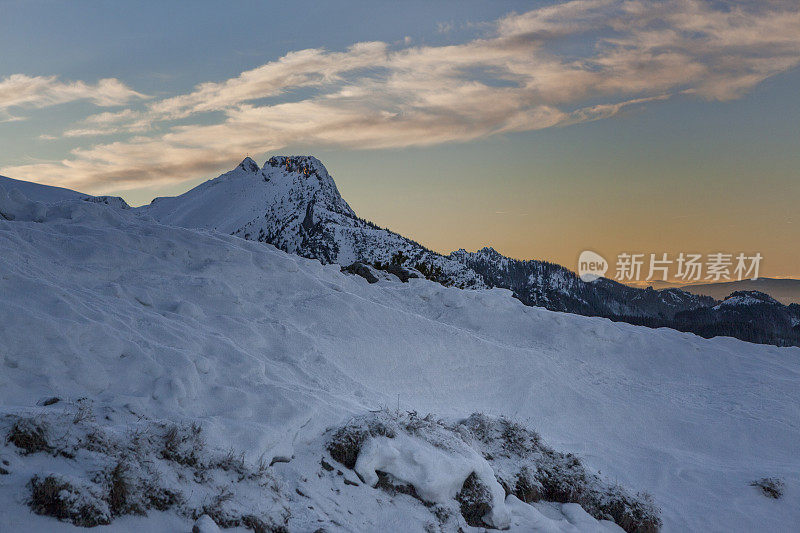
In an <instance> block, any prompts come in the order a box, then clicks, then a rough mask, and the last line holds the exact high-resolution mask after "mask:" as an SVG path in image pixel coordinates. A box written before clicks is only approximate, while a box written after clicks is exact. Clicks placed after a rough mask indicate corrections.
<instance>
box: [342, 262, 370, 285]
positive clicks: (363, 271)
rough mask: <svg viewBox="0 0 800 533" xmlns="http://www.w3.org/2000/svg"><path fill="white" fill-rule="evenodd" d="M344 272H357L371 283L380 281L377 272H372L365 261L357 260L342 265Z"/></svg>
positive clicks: (356, 273) (357, 274)
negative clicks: (350, 263) (344, 265)
mask: <svg viewBox="0 0 800 533" xmlns="http://www.w3.org/2000/svg"><path fill="white" fill-rule="evenodd" d="M342 272H347V273H348V274H355V275H356V276H361V277H362V278H364V279H365V280H367V281H368V282H370V283H377V282H378V278H377V277H375V274H373V273H372V270H370V269H369V267H368V266H367V265H365V264H364V263H359V262H355V263H353V264H352V265H348V266H346V267H342Z"/></svg>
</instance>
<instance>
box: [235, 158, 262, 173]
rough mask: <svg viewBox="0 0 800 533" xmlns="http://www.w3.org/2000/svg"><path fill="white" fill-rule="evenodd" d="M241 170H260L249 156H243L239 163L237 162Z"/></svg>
mask: <svg viewBox="0 0 800 533" xmlns="http://www.w3.org/2000/svg"><path fill="white" fill-rule="evenodd" d="M238 168H241V169H242V170H246V171H247V172H258V171H259V170H261V169H260V168H258V163H256V162H255V161H253V160H252V159H251V158H250V157H249V156H248V157H245V158H244V159H243V160H242V162H241V163H239V167H238Z"/></svg>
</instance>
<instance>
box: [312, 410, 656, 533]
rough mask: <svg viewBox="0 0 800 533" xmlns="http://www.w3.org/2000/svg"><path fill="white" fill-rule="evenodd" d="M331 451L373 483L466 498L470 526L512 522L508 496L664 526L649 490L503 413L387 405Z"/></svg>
mask: <svg viewBox="0 0 800 533" xmlns="http://www.w3.org/2000/svg"><path fill="white" fill-rule="evenodd" d="M327 450H328V452H329V453H330V455H331V457H332V458H333V459H334V460H335V461H338V462H339V463H341V464H342V465H344V466H345V467H346V468H350V469H353V470H354V471H355V472H356V473H357V474H358V475H359V477H360V478H361V479H362V480H363V481H364V482H365V483H367V484H368V485H370V486H373V487H374V486H378V485H384V486H385V485H386V484H387V483H388V482H389V481H387V480H391V483H393V484H397V483H399V484H408V485H410V486H411V487H413V491H412V494H413V495H414V496H415V497H418V498H419V499H420V500H422V501H424V502H429V503H437V504H440V505H448V504H449V503H452V502H453V500H454V499H455V500H458V501H459V502H460V507H461V509H460V512H461V514H462V515H463V517H464V518H465V520H466V521H467V523H468V524H469V525H471V526H487V525H488V526H491V527H496V528H500V529H505V528H507V527H508V526H509V525H510V523H511V519H512V514H514V513H512V512H511V511H510V510H509V508H508V507H507V504H506V499H507V498H506V495H509V496H513V497H515V498H517V499H518V500H519V501H522V502H525V503H528V504H532V503H536V502H546V501H549V502H555V503H562V504H570V503H571V504H576V505H578V504H580V505H578V506H579V507H580V506H583V508H584V509H585V510H586V511H587V512H588V513H587V516H589V515H590V516H593V517H594V518H595V519H598V520H601V521H602V520H614V521H615V522H616V523H617V524H619V525H620V526H622V528H623V529H624V530H626V531H629V532H633V531H657V530H658V529H659V527H660V526H661V519H660V518H659V512H660V511H659V510H658V509H657V508H656V507H655V506H654V505H653V503H652V500H651V498H650V496H648V495H644V494H637V495H635V496H634V495H631V494H630V493H628V492H627V491H626V490H625V489H624V488H622V487H620V486H619V485H618V484H610V483H607V482H604V481H602V480H601V479H600V477H598V476H597V475H596V474H593V473H591V472H589V471H588V470H587V469H586V468H585V467H584V466H583V465H582V464H581V461H580V459H578V458H577V457H575V456H574V455H572V454H569V453H567V454H564V453H560V452H556V451H555V450H553V449H552V448H549V447H547V446H545V445H544V444H543V443H542V442H541V440H540V437H539V435H538V434H537V433H535V432H533V431H530V430H528V429H526V428H525V427H523V426H522V425H520V424H518V423H515V422H512V421H510V420H508V419H507V418H504V417H489V416H486V415H482V414H477V413H475V414H472V415H471V416H470V417H468V418H466V419H463V420H457V421H453V422H445V421H442V420H439V419H437V418H435V417H433V416H431V415H428V416H426V417H424V418H423V417H419V416H418V415H417V414H416V413H415V412H407V413H399V412H389V411H381V412H378V413H371V414H369V415H364V416H360V417H357V418H354V419H352V420H350V421H349V422H348V424H347V425H345V426H343V427H341V428H339V429H337V430H336V431H335V432H332V433H331V435H330V437H329V441H328V444H327Z"/></svg>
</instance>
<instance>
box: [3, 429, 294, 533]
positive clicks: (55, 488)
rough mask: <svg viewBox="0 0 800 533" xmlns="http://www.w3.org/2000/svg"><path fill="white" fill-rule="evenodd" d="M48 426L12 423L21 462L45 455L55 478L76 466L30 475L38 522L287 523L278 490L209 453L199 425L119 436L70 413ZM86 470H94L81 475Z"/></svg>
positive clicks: (252, 469) (240, 460)
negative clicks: (175, 517)
mask: <svg viewBox="0 0 800 533" xmlns="http://www.w3.org/2000/svg"><path fill="white" fill-rule="evenodd" d="M45 418H46V420H45V419H44V418H43V419H42V420H41V421H40V422H37V423H36V424H34V423H33V422H32V421H31V419H29V418H23V417H16V416H11V417H10V420H11V424H10V432H9V435H8V437H7V440H8V442H9V443H12V444H13V445H14V446H16V448H17V449H18V450H19V451H18V453H19V454H20V456H22V457H25V456H28V455H30V454H32V453H36V452H38V451H46V452H48V455H49V456H48V457H46V458H43V459H37V461H38V462H39V463H41V464H42V465H46V466H45V468H49V467H52V470H51V472H53V471H63V466H60V465H59V464H58V463H59V462H61V461H64V460H65V458H78V459H79V461H77V462H75V463H74V466H72V467H71V468H70V469H69V471H70V472H72V474H71V475H70V476H64V475H61V474H55V473H48V471H47V470H45V474H44V475H41V474H37V475H33V476H31V473H29V474H27V476H26V477H25V479H26V481H27V483H28V489H29V491H30V492H29V495H30V497H29V499H28V505H29V507H30V508H31V510H32V511H33V512H35V513H37V514H41V515H46V516H52V517H54V518H57V519H59V520H63V521H67V522H71V523H72V524H74V525H76V526H82V527H92V526H96V525H103V524H109V523H111V522H112V521H113V520H114V519H115V518H117V517H119V516H123V515H132V514H134V515H146V514H147V513H148V512H149V511H150V510H152V509H155V510H158V511H173V512H176V513H178V514H179V515H181V516H185V517H187V518H190V519H196V518H197V517H199V516H200V515H203V514H207V515H209V516H211V517H212V518H213V519H214V520H215V521H216V522H217V523H218V524H219V525H220V526H222V527H246V528H249V529H252V530H254V531H281V530H282V529H281V528H284V527H285V523H286V520H287V519H288V515H287V511H286V508H285V506H284V503H285V501H286V498H285V495H284V494H283V493H282V486H281V484H280V483H279V482H278V481H277V480H276V479H274V478H273V477H272V475H271V473H270V472H268V471H266V470H265V469H263V468H259V466H258V464H250V463H248V462H247V461H245V459H244V456H243V455H242V454H241V453H237V452H235V451H233V450H230V451H228V452H227V453H224V452H217V451H216V450H211V449H208V447H207V446H206V445H205V442H204V441H203V439H202V437H201V435H202V430H201V428H200V426H198V425H191V424H189V425H182V424H178V425H174V424H164V423H159V422H152V421H147V420H144V421H139V423H138V426H137V427H136V428H134V429H132V430H128V431H124V430H123V431H121V432H120V431H115V430H114V429H112V428H109V427H104V426H100V425H98V423H97V422H96V421H95V420H94V419H93V418H81V420H80V421H78V422H73V418H74V417H73V415H72V414H70V413H64V414H62V415H58V414H55V413H53V414H50V415H47V416H46V417H45ZM48 427H49V428H53V429H52V432H54V433H55V432H56V431H58V435H59V438H58V439H51V440H48V437H47V435H48V431H47V430H46V428H48ZM56 428H57V429H56ZM42 461H44V462H42ZM39 463H37V464H39ZM47 465H49V466H47ZM81 465H91V469H90V470H89V469H88V468H87V469H86V470H85V471H82V472H81V471H79V469H80V466H81ZM98 467H99V468H98ZM41 468H42V467H41V466H37V467H36V469H37V470H40V469H41ZM76 468H77V469H78V471H76ZM29 476H30V477H29ZM234 494H237V495H238V497H237V498H234V497H233V496H234ZM241 495H245V496H241Z"/></svg>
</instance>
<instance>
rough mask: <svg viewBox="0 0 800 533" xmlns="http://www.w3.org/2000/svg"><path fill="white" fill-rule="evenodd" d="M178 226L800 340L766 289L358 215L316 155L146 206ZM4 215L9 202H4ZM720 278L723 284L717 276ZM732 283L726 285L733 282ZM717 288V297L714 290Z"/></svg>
mask: <svg viewBox="0 0 800 533" xmlns="http://www.w3.org/2000/svg"><path fill="white" fill-rule="evenodd" d="M2 188H5V189H8V190H10V189H13V188H19V189H20V190H21V191H22V192H23V193H24V194H25V195H26V196H28V197H34V198H35V197H39V198H41V197H42V196H46V197H47V201H53V200H54V199H56V200H57V199H58V198H59V196H61V197H63V198H64V199H67V198H75V195H78V196H79V197H80V198H82V199H84V200H87V201H100V202H104V203H114V204H117V205H119V206H120V207H122V208H127V207H128V206H127V204H125V203H124V201H123V200H122V199H119V198H114V197H92V196H89V195H83V194H81V193H76V192H74V191H69V190H67V189H59V188H54V187H46V186H42V185H37V184H32V183H27V182H19V181H16V180H10V179H7V178H3V179H0V189H2ZM136 211H137V212H139V213H141V214H142V215H146V216H152V217H153V218H155V219H156V220H158V221H160V222H162V223H164V224H169V225H174V226H181V227H188V228H200V229H207V230H213V231H219V232H223V233H227V234H232V235H237V236H239V237H242V238H244V239H249V240H255V241H260V242H264V243H269V244H272V245H274V246H276V247H278V248H280V249H282V250H284V251H286V252H289V253H294V254H298V255H301V256H304V257H308V258H315V259H318V260H320V261H321V262H323V263H336V264H339V265H341V266H342V267H347V268H346V270H347V271H349V272H353V273H357V274H360V275H362V276H364V277H366V278H368V279H369V280H370V281H375V280H377V279H379V278H380V277H381V276H382V275H385V274H386V273H387V272H389V273H391V274H394V275H396V276H397V277H398V278H400V279H402V280H404V281H405V280H407V279H409V278H414V277H425V278H427V279H430V280H433V281H436V282H439V283H442V284H444V285H452V286H456V287H460V288H464V289H480V288H487V287H488V288H491V287H499V288H505V289H509V290H510V291H512V293H513V295H514V296H515V297H516V298H518V299H519V300H520V301H522V302H523V303H524V304H526V305H531V306H540V307H545V308H547V309H550V310H554V311H563V312H568V313H576V314H581V315H589V316H602V317H607V318H610V319H612V320H619V321H626V322H631V323H635V324H641V325H647V326H653V327H662V326H666V327H673V328H675V329H680V330H683V331H692V332H695V333H697V334H700V335H703V336H715V335H730V336H734V337H738V338H742V339H744V340H748V341H753V342H767V343H770V344H778V345H783V344H787V345H800V341H798V339H800V334H798V333H800V326H798V324H800V312H798V310H799V309H800V306H796V305H795V306H786V305H782V304H781V303H780V302H777V301H775V300H773V299H772V298H770V297H769V296H767V295H766V294H764V295H763V296H764V297H766V298H768V299H769V301H767V300H765V299H763V298H762V297H761V296H759V294H761V293H755V292H752V291H751V293H752V294H751V293H746V292H743V293H742V294H750V297H751V299H755V300H758V301H759V303H758V304H757V305H755V306H754V305H752V302H750V301H749V300H748V299H747V298H740V297H738V296H737V297H736V298H732V299H728V300H725V302H723V303H722V304H720V300H722V299H723V298H724V296H725V295H722V294H721V293H719V292H717V291H718V289H717V287H714V288H713V290H712V289H710V288H708V286H706V288H703V289H702V290H703V291H709V292H710V293H712V295H709V294H707V293H706V292H701V291H700V290H698V288H699V286H693V287H687V288H686V290H684V289H681V288H668V289H663V290H654V289H652V288H641V289H640V288H634V287H630V286H627V285H623V284H620V283H617V282H615V281H612V280H609V279H605V278H601V279H599V280H597V281H594V282H591V283H587V282H584V281H582V280H581V279H580V278H579V277H578V276H577V275H576V274H575V273H574V272H572V271H571V270H569V269H567V268H565V267H563V266H560V265H557V264H554V263H549V262H544V261H536V260H518V259H512V258H509V257H505V256H503V255H501V254H500V253H498V252H497V251H495V250H494V249H492V248H483V249H481V250H478V251H477V252H467V251H465V250H463V249H462V250H458V251H455V252H452V253H450V254H449V255H443V254H439V253H436V252H434V251H432V250H429V249H427V248H425V247H424V246H422V245H421V244H419V243H417V242H415V241H413V240H411V239H409V238H406V237H404V236H402V235H399V234H397V233H394V232H392V231H390V230H387V229H385V228H381V227H379V226H377V225H376V224H374V223H372V222H370V221H367V220H364V219H362V218H360V217H358V216H357V215H356V213H355V212H354V211H353V209H352V208H351V207H350V206H349V205H348V204H347V202H346V201H345V200H344V199H343V198H342V196H341V194H340V193H339V190H338V188H337V187H336V184H335V182H334V180H333V178H332V177H331V176H330V174H329V173H328V171H327V169H326V168H325V166H324V165H323V164H322V163H321V162H320V161H319V160H318V159H317V158H315V157H311V156H274V157H271V158H270V159H269V160H267V162H266V163H265V164H264V166H263V167H259V166H258V164H257V163H256V162H255V161H253V160H252V159H250V158H249V157H248V158H245V159H244V160H243V161H242V162H241V163H240V164H239V165H238V166H237V167H236V168H234V169H233V170H231V171H230V172H227V173H225V174H222V175H221V176H219V177H218V178H215V179H212V180H209V181H207V182H205V183H202V184H200V185H198V186H197V187H195V188H194V189H191V190H190V191H187V192H186V193H184V194H182V195H180V196H175V197H165V198H156V199H154V200H153V202H152V203H151V204H150V205H148V206H143V207H140V208H136ZM0 214H2V203H1V202H0ZM715 285H716V286H719V285H723V284H715ZM723 290H724V289H723ZM714 296H716V297H714Z"/></svg>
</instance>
